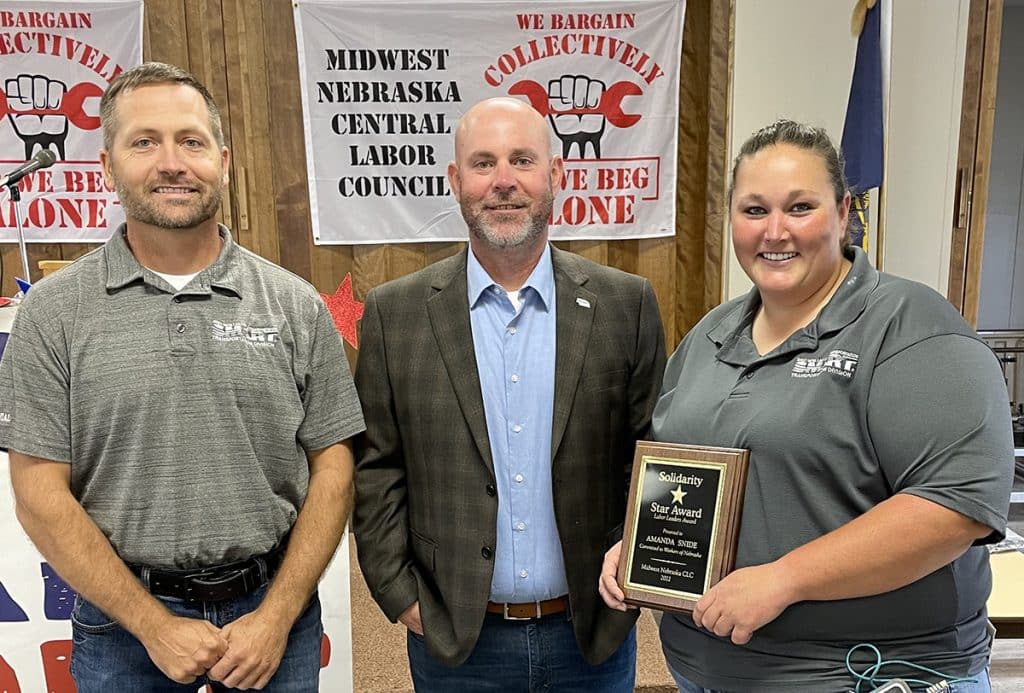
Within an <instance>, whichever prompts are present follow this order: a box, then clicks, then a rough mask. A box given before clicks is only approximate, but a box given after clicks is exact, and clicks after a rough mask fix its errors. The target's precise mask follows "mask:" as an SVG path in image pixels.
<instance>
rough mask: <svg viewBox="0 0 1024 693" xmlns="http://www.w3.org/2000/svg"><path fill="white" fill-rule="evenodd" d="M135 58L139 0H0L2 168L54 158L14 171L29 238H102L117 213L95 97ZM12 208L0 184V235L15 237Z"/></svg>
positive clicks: (119, 213) (117, 217)
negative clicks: (47, 155) (42, 155)
mask: <svg viewBox="0 0 1024 693" xmlns="http://www.w3.org/2000/svg"><path fill="white" fill-rule="evenodd" d="M141 61H142V0H105V1H103V2H92V1H91V0H79V1H78V2H74V1H67V0H66V1H64V2H53V1H50V0H34V1H31V2H29V1H23V2H16V1H13V0H0V87H2V89H3V93H2V94H0V109H2V111H3V112H2V113H0V173H4V172H7V171H9V170H12V169H15V168H17V167H18V166H20V165H21V164H22V163H23V162H25V161H27V160H28V159H30V158H31V157H32V156H33V155H34V154H36V153H38V152H39V151H40V150H41V149H49V150H50V151H52V152H53V154H54V155H55V157H56V159H57V161H56V163H55V164H54V165H53V166H52V167H50V168H46V169H42V170H39V171H36V172H34V173H31V174H29V175H28V176H26V177H25V178H23V179H22V180H21V183H20V189H21V193H22V202H21V206H20V210H21V220H22V225H23V227H24V229H25V239H26V240H27V241H30V242H32V241H35V242H41V243H55V242H75V243H78V242H97V241H105V240H106V239H107V238H109V237H110V234H111V233H112V231H113V229H114V228H116V226H117V225H118V224H119V223H121V221H122V220H123V219H124V214H123V213H122V211H121V207H120V204H119V203H118V202H117V197H116V195H115V194H114V193H113V192H112V191H108V190H107V189H106V187H105V186H104V184H103V175H102V169H101V167H100V163H99V151H100V148H101V147H102V146H103V138H102V134H101V132H100V119H99V107H100V97H101V96H102V95H103V92H104V90H106V88H107V86H108V85H109V84H110V81H111V80H112V79H113V78H114V77H115V76H116V75H118V74H119V73H120V72H122V71H123V70H125V69H127V68H129V67H132V66H134V65H138V64H139V63H140V62H141ZM14 213H15V210H14V202H13V201H12V200H11V197H10V194H9V192H8V191H7V190H6V189H4V190H2V191H0V242H6V241H14V240H17V225H16V220H15V216H14Z"/></svg>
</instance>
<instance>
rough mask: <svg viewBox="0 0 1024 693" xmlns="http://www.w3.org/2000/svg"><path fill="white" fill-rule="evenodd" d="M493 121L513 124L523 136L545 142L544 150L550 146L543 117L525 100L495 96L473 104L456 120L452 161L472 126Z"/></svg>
mask: <svg viewBox="0 0 1024 693" xmlns="http://www.w3.org/2000/svg"><path fill="white" fill-rule="evenodd" d="M495 120H508V121H511V122H513V123H515V124H516V125H517V126H518V127H519V128H520V129H521V132H522V133H523V134H524V135H525V136H527V137H530V138H531V139H532V138H534V137H535V138H536V140H537V141H543V142H546V143H548V144H547V146H546V150H549V149H550V142H551V137H550V134H549V130H548V124H547V121H545V120H544V116H542V115H541V114H540V113H538V112H537V111H536V110H534V108H533V106H531V105H530V104H528V103H526V102H525V101H520V100H519V99H514V98H512V97H510V96H496V97H494V98H492V99H485V100H484V101H480V102H479V103H476V104H474V105H473V106H472V107H471V108H470V109H469V110H468V111H466V114H465V115H464V116H462V118H461V119H460V120H459V125H458V127H457V128H456V130H455V160H456V161H459V160H460V159H461V158H462V154H463V152H462V147H464V146H465V142H466V139H467V137H468V135H469V133H470V132H471V131H472V130H473V129H474V128H476V127H478V126H487V125H490V124H491V123H492V122H493V121H495Z"/></svg>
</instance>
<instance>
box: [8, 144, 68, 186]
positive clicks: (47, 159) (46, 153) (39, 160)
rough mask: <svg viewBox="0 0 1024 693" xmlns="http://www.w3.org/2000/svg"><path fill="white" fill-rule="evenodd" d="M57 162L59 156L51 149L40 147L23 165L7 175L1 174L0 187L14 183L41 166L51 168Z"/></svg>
mask: <svg viewBox="0 0 1024 693" xmlns="http://www.w3.org/2000/svg"><path fill="white" fill-rule="evenodd" d="M56 162H57V157H56V156H54V154H53V152H52V151H50V150H49V149H40V150H39V151H38V152H36V155H35V156H33V157H32V158H31V159H29V160H28V161H26V162H25V163H23V164H22V165H21V166H19V167H18V168H16V169H14V170H13V171H11V172H10V173H8V174H6V175H3V176H0V188H3V187H7V186H8V185H13V184H15V183H17V182H18V181H19V180H21V179H22V178H24V177H25V176H27V175H28V174H30V173H32V172H33V171H38V170H39V169H41V168H49V167H50V166H53V165H54V163H56Z"/></svg>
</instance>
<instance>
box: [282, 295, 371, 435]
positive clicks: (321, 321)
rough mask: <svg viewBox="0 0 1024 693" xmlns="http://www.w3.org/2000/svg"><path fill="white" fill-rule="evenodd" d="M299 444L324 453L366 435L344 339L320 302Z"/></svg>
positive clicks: (305, 388)
mask: <svg viewBox="0 0 1024 693" xmlns="http://www.w3.org/2000/svg"><path fill="white" fill-rule="evenodd" d="M303 380H304V387H303V389H302V406H303V409H304V410H305V416H304V418H303V421H302V424H301V425H300V426H299V430H298V439H299V443H300V444H301V445H302V447H303V448H304V449H306V450H320V449H323V448H325V447H328V446H330V445H333V444H335V443H339V442H341V441H343V440H346V439H348V438H351V437H352V436H354V435H356V434H357V433H360V432H362V431H363V430H364V429H365V428H366V427H365V426H364V425H363V412H362V408H361V407H360V406H359V398H358V396H357V395H356V388H355V385H354V384H353V383H352V373H351V372H350V371H349V367H348V358H347V357H346V356H345V347H344V346H343V345H342V342H341V335H339V334H338V330H337V328H336V327H335V326H334V320H333V319H332V318H331V314H330V312H329V311H328V310H327V306H325V305H324V302H323V301H322V300H320V298H319V297H318V298H317V299H316V320H315V326H314V334H313V339H312V341H311V343H310V354H309V360H308V361H307V367H306V372H305V374H304V378H303Z"/></svg>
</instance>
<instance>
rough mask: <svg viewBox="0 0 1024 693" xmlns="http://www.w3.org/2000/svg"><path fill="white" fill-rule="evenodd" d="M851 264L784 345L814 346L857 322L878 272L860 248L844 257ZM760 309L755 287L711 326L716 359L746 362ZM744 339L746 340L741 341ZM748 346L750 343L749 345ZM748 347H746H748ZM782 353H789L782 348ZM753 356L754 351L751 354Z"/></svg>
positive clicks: (710, 334)
mask: <svg viewBox="0 0 1024 693" xmlns="http://www.w3.org/2000/svg"><path fill="white" fill-rule="evenodd" d="M846 257H847V259H848V260H851V261H852V262H853V266H852V267H851V268H850V271H849V272H847V274H846V277H845V278H844V279H843V283H842V284H841V285H840V286H839V288H838V289H836V292H835V293H834V294H833V295H832V298H831V299H829V302H828V304H827V305H826V306H825V307H824V308H822V309H821V312H820V313H819V314H818V317H817V318H815V319H814V320H813V321H811V323H810V324H809V325H808V326H807V327H805V328H803V329H802V330H799V331H797V332H796V333H795V334H794V335H792V336H791V337H789V338H788V339H787V340H786V342H784V343H783V344H788V345H790V347H802V346H805V347H811V348H813V347H815V346H817V343H818V339H819V338H821V337H822V336H824V335H826V334H828V333H831V332H835V331H838V330H841V329H842V328H844V327H846V326H847V325H849V324H850V323H852V322H853V321H854V320H856V319H857V318H858V317H859V316H860V314H861V313H863V312H864V308H865V307H866V306H867V302H868V297H869V296H870V295H871V292H872V291H873V290H874V289H875V287H876V286H878V281H879V273H878V270H876V269H875V268H874V267H872V266H871V263H870V262H869V261H868V256H867V254H866V253H865V252H864V251H863V250H861V249H860V248H850V250H849V251H848V253H847V255H846ZM760 306H761V295H760V294H759V293H758V291H757V287H754V288H752V289H751V290H750V291H749V292H748V293H747V295H746V297H745V298H744V299H743V301H741V302H739V303H738V304H737V305H736V307H735V308H734V309H733V310H730V311H729V312H727V313H726V314H725V315H723V316H722V319H721V320H720V321H718V322H717V323H715V324H714V325H712V326H711V327H710V329H709V330H708V332H707V336H708V339H710V340H711V341H712V342H714V343H715V344H716V345H717V346H718V347H720V350H719V352H718V353H719V358H720V359H722V360H723V361H727V362H730V363H731V362H732V361H731V360H730V359H733V358H736V359H740V360H743V359H749V358H750V353H749V352H750V349H752V348H753V344H752V343H749V342H750V338H749V331H750V326H751V324H752V323H753V322H754V316H755V315H756V314H757V309H758V308H760ZM744 337H746V339H744ZM748 343H749V344H748ZM748 347H749V348H748ZM784 351H789V349H785V350H784ZM754 353H755V355H756V352H754Z"/></svg>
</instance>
